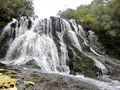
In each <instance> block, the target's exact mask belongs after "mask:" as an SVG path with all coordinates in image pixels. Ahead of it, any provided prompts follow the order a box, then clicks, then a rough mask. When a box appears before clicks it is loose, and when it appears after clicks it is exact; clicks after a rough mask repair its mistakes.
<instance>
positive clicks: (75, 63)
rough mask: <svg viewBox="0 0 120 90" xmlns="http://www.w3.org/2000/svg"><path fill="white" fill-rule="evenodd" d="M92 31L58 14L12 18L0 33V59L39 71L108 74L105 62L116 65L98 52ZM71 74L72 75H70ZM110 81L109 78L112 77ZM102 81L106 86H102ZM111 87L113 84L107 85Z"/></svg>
mask: <svg viewBox="0 0 120 90" xmlns="http://www.w3.org/2000/svg"><path fill="white" fill-rule="evenodd" d="M95 38H96V37H95V34H94V32H92V31H89V35H87V34H86V32H85V31H84V29H83V28H82V26H80V24H78V23H77V22H76V21H75V20H69V21H66V20H64V19H61V18H59V17H50V18H48V19H42V20H34V19H32V18H29V19H28V18H26V17H21V19H20V20H19V21H18V20H15V19H13V21H12V22H10V23H9V24H8V25H7V26H6V27H5V28H4V30H3V32H2V33H1V36H0V44H1V46H0V53H2V54H0V58H1V59H2V62H4V63H6V64H9V65H17V66H23V67H27V68H36V69H39V70H41V71H42V72H47V73H48V72H49V73H50V72H55V73H56V74H57V73H65V74H75V75H81V74H83V75H85V76H88V77H97V76H102V77H103V76H107V75H108V69H107V67H106V65H104V63H105V61H109V62H110V63H112V64H115V65H118V64H116V63H115V62H113V61H110V60H108V59H103V58H104V56H103V55H100V54H99V53H102V54H103V53H104V52H103V51H102V52H101V50H100V48H99V47H100V44H99V43H97V45H96V41H97V40H94V39H95ZM72 77H73V76H72ZM78 77H79V78H81V80H83V81H85V82H88V83H91V81H92V82H93V84H95V83H98V82H99V83H101V84H100V85H98V84H96V86H98V87H99V88H101V87H104V86H105V87H106V88H108V87H109V85H108V84H110V83H107V84H105V83H103V82H100V81H96V80H93V79H89V78H85V77H83V76H82V77H81V76H78ZM111 81H112V80H111ZM104 84H105V85H104ZM110 88H114V87H112V86H111V87H110Z"/></svg>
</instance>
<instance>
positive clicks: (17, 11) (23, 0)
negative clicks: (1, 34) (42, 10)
mask: <svg viewBox="0 0 120 90" xmlns="http://www.w3.org/2000/svg"><path fill="white" fill-rule="evenodd" d="M33 14H34V9H33V6H32V1H31V0H0V29H2V28H3V27H4V26H5V25H6V24H7V23H8V22H9V21H10V20H11V19H12V18H19V17H20V16H32V15H33Z"/></svg>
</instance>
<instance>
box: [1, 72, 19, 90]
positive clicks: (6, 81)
mask: <svg viewBox="0 0 120 90" xmlns="http://www.w3.org/2000/svg"><path fill="white" fill-rule="evenodd" d="M16 81H17V79H14V78H11V76H9V75H4V74H2V73H0V90H8V89H9V90H17V88H16Z"/></svg>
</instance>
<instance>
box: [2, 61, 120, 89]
mask: <svg viewBox="0 0 120 90" xmlns="http://www.w3.org/2000/svg"><path fill="white" fill-rule="evenodd" d="M0 68H1V69H0V90H119V88H117V87H114V86H113V85H111V86H110V85H108V84H106V83H107V82H106V83H104V82H100V81H97V80H94V79H90V78H84V77H83V76H79V77H77V76H72V75H65V74H56V73H45V72H44V73H43V72H41V71H38V70H30V69H23V68H21V67H11V66H6V65H4V64H2V63H1V64H0Z"/></svg>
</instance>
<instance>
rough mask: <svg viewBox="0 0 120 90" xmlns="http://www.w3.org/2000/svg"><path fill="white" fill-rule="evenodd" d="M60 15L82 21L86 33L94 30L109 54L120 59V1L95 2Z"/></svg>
mask: <svg viewBox="0 0 120 90" xmlns="http://www.w3.org/2000/svg"><path fill="white" fill-rule="evenodd" d="M58 14H59V15H60V16H61V17H62V18H65V19H75V20H78V21H80V22H81V24H82V25H83V27H84V29H85V30H86V31H88V30H93V31H94V32H95V33H96V35H97V37H98V38H99V41H100V42H101V43H102V44H103V46H104V47H105V48H106V49H107V54H109V55H112V56H115V57H117V58H119V59H120V47H119V46H120V0H93V2H92V3H91V4H89V5H80V6H79V7H77V9H76V10H73V9H67V10H65V11H59V12H58Z"/></svg>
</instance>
